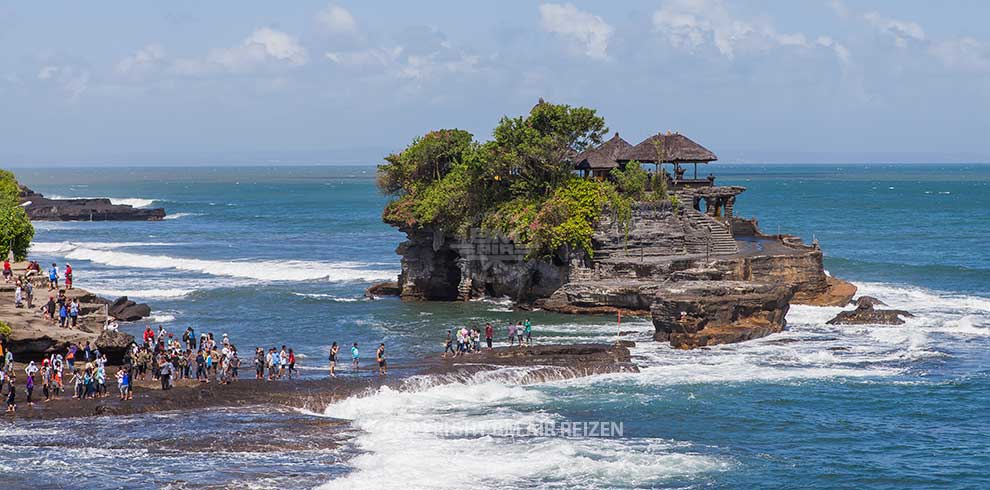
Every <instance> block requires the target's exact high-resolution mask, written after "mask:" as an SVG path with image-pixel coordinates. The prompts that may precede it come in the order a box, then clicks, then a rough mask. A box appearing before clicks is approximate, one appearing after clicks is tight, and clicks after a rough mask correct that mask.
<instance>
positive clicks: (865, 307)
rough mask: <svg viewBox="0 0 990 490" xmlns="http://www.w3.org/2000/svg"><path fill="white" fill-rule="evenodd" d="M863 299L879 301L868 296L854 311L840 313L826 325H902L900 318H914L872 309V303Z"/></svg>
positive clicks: (906, 314)
mask: <svg viewBox="0 0 990 490" xmlns="http://www.w3.org/2000/svg"><path fill="white" fill-rule="evenodd" d="M865 298H869V299H873V300H874V301H879V300H876V298H870V297H869V296H865V297H863V298H860V301H858V302H857V305H858V306H857V307H856V309H855V310H851V311H843V312H840V313H839V314H838V315H835V318H833V319H831V320H829V321H828V322H826V323H828V324H829V325H902V324H903V323H904V319H903V318H901V317H906V318H911V317H913V316H914V315H912V314H911V313H908V312H906V311H904V310H878V309H876V308H874V307H873V302H872V301H863V299H865ZM880 304H883V303H880Z"/></svg>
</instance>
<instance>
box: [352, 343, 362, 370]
mask: <svg viewBox="0 0 990 490" xmlns="http://www.w3.org/2000/svg"><path fill="white" fill-rule="evenodd" d="M359 355H360V352H359V351H358V345H357V342H354V345H352V346H351V367H353V368H354V369H357V368H358V358H359Z"/></svg>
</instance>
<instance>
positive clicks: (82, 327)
mask: <svg viewBox="0 0 990 490" xmlns="http://www.w3.org/2000/svg"><path fill="white" fill-rule="evenodd" d="M11 268H12V270H13V273H14V277H21V276H23V275H24V274H25V272H26V268H27V262H19V263H16V264H12V266H11ZM28 280H30V281H31V283H32V285H33V286H34V305H33V307H32V308H27V307H23V308H16V307H15V306H14V301H13V296H14V288H15V286H14V283H12V282H11V283H0V293H2V295H3V296H4V298H3V301H0V320H3V321H4V322H6V323H7V324H8V325H10V327H11V329H12V333H11V335H10V336H9V338H7V341H6V348H8V349H10V351H11V352H12V353H13V354H14V359H15V360H17V361H40V360H41V359H43V358H44V357H46V356H49V355H51V354H55V353H59V354H64V353H65V352H66V351H67V350H68V348H69V345H71V344H75V345H78V346H83V345H85V343H86V342H89V343H90V344H91V345H95V346H97V347H99V349H100V352H102V353H104V354H106V355H107V360H108V362H110V363H111V364H118V363H120V361H121V358H122V357H123V354H124V351H125V349H126V348H127V347H128V346H129V345H130V344H131V342H132V341H133V340H134V337H133V336H132V335H130V334H126V333H123V332H112V331H104V324H105V322H106V319H107V315H108V314H109V315H110V316H113V317H115V318H118V319H120V320H123V321H135V320H140V319H141V318H143V317H145V316H147V315H150V314H151V309H150V308H149V307H148V305H139V304H136V303H134V302H133V301H129V300H128V299H127V298H126V297H124V298H119V299H118V300H117V301H110V300H107V299H104V298H101V297H99V296H97V295H95V294H93V293H90V292H89V291H86V290H85V289H79V288H73V289H69V290H66V291H65V295H66V298H67V299H68V300H70V301H71V300H73V299H75V300H78V301H79V304H80V306H79V318H78V323H77V325H76V327H74V328H62V327H60V326H59V325H58V324H57V323H52V322H51V321H49V320H48V319H46V318H43V317H42V315H41V312H40V309H41V307H42V306H43V305H44V304H45V303H46V302H47V301H48V297H49V296H52V297H56V296H57V294H58V291H49V289H48V278H47V277H44V276H43V275H39V274H35V275H34V276H32V277H30V278H28ZM118 315H119V316H118ZM56 318H57V315H56Z"/></svg>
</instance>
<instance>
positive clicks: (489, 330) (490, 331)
mask: <svg viewBox="0 0 990 490" xmlns="http://www.w3.org/2000/svg"><path fill="white" fill-rule="evenodd" d="M494 335H495V329H494V328H493V327H492V324H491V323H489V324H486V325H485V342H487V343H488V350H492V337H493V336H494Z"/></svg>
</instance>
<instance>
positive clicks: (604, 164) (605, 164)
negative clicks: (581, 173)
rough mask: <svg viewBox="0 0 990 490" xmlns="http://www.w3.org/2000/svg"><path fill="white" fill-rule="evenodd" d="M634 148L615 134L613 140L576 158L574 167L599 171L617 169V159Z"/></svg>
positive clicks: (579, 154)
mask: <svg viewBox="0 0 990 490" xmlns="http://www.w3.org/2000/svg"><path fill="white" fill-rule="evenodd" d="M632 147H633V146H632V145H630V144H629V143H628V142H626V140H624V139H622V138H620V137H619V133H615V136H613V137H612V139H610V140H608V141H606V142H604V143H602V144H601V145H599V146H598V147H597V148H592V149H590V150H585V151H582V152H581V153H578V154H577V156H575V157H574V167H575V168H577V169H578V170H597V169H612V168H617V167H618V166H619V163H618V162H617V161H616V158H617V157H618V156H619V155H621V154H622V153H623V152H626V151H628V150H629V149H630V148H632Z"/></svg>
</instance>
